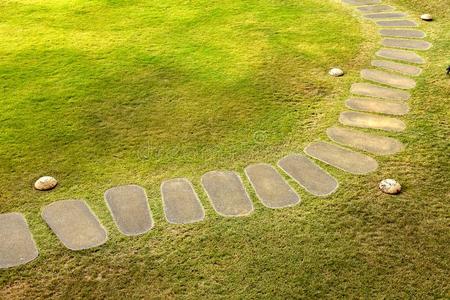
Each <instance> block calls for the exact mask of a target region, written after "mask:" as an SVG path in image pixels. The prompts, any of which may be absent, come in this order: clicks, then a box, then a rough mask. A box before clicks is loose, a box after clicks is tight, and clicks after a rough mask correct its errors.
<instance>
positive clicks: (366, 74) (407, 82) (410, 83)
mask: <svg viewBox="0 0 450 300" xmlns="http://www.w3.org/2000/svg"><path fill="white" fill-rule="evenodd" d="M361 77H362V78H364V79H366V80H370V81H375V82H378V83H382V84H386V85H390V86H393V87H396V88H400V89H412V88H415V87H416V82H415V81H414V80H413V79H411V78H407V77H403V76H400V75H396V74H392V73H388V72H384V71H379V70H368V69H364V70H362V71H361Z"/></svg>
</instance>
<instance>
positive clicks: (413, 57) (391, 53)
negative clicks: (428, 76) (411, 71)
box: [375, 48, 425, 64]
mask: <svg viewBox="0 0 450 300" xmlns="http://www.w3.org/2000/svg"><path fill="white" fill-rule="evenodd" d="M375 55H376V56H379V57H383V58H388V59H394V60H400V61H405V62H410V63H414V64H424V63H425V59H423V58H422V57H421V56H419V55H418V54H417V53H415V52H412V51H407V50H398V49H386V48H382V49H380V50H378V51H377V52H376V53H375Z"/></svg>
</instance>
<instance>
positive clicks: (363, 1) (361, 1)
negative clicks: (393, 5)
mask: <svg viewBox="0 0 450 300" xmlns="http://www.w3.org/2000/svg"><path fill="white" fill-rule="evenodd" d="M342 2H344V3H347V4H351V5H358V6H360V5H371V4H378V3H380V2H381V0H342Z"/></svg>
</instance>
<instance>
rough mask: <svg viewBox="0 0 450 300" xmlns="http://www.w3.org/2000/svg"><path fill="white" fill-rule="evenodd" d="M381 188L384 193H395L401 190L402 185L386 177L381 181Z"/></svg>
mask: <svg viewBox="0 0 450 300" xmlns="http://www.w3.org/2000/svg"><path fill="white" fill-rule="evenodd" d="M379 188H380V190H381V191H382V192H383V193H386V194H391V195H395V194H398V193H400V192H401V190H402V186H401V185H400V183H398V182H397V181H395V180H394V179H384V180H382V181H381V182H380V185H379Z"/></svg>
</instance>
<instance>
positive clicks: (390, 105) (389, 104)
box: [345, 98, 409, 116]
mask: <svg viewBox="0 0 450 300" xmlns="http://www.w3.org/2000/svg"><path fill="white" fill-rule="evenodd" d="M345 105H346V106H347V107H348V108H351V109H354V110H359V111H366V112H374V113H381V114H388V115H394V116H402V115H405V114H407V113H408V112H409V107H408V105H407V104H406V103H404V102H403V101H389V100H380V99H372V98H350V99H348V100H347V101H345Z"/></svg>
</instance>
